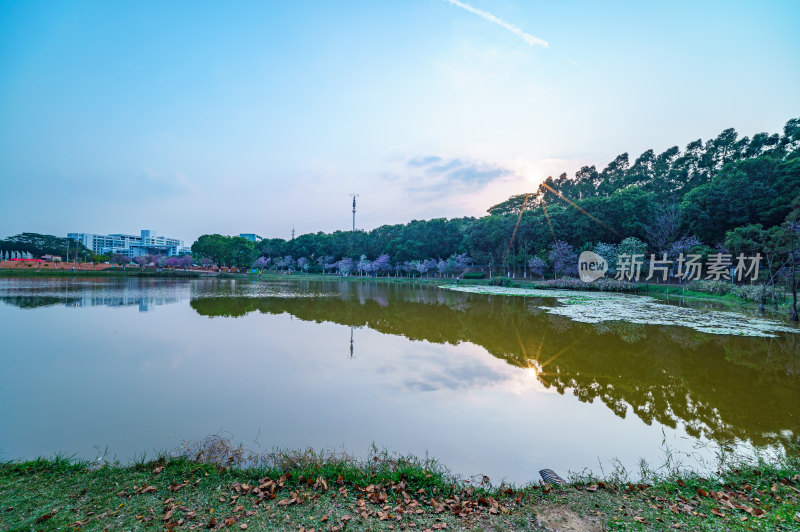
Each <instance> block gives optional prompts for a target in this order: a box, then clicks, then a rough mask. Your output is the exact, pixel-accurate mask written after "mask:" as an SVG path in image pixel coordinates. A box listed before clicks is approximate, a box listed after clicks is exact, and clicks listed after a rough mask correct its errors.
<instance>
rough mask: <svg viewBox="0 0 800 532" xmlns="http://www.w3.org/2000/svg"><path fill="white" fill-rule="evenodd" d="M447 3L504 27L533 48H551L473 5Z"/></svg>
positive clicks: (456, 1) (456, 2)
mask: <svg viewBox="0 0 800 532" xmlns="http://www.w3.org/2000/svg"><path fill="white" fill-rule="evenodd" d="M445 2H447V3H448V4H453V5H454V6H456V7H460V8H461V9H466V10H467V11H469V12H470V13H472V14H474V15H478V16H479V17H481V18H482V19H485V20H488V21H489V22H494V23H495V24H498V25H500V26H502V27H504V28H505V29H507V30H508V31H510V32H511V33H513V34H514V35H516V36H517V37H519V38H521V39H522V40H523V41H525V42H526V43H528V44H529V45H531V46H541V47H543V48H549V47H550V45H549V44H548V43H547V41H545V40H542V39H540V38H539V37H534V36H533V35H531V34H530V33H525V32H524V31H522V30H521V29H519V28H518V27H516V26H514V25H513V24H509V23H508V22H506V21H505V20H503V19H500V18H497V17H496V16H494V15H492V14H491V13H489V12H486V11H483V10H482V9H478V8H476V7H472V6H471V5H469V4H465V3H464V2H459V0H445Z"/></svg>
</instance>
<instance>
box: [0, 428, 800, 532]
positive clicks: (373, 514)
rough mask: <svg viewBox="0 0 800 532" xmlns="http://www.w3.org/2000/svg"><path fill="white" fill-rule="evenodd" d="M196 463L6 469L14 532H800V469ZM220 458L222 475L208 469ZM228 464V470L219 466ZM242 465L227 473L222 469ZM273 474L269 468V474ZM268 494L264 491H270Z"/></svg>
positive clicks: (7, 508)
mask: <svg viewBox="0 0 800 532" xmlns="http://www.w3.org/2000/svg"><path fill="white" fill-rule="evenodd" d="M211 441H212V444H211V445H206V444H204V445H203V446H201V447H199V449H200V452H198V451H197V449H198V448H195V449H193V450H192V451H191V452H187V454H186V455H187V456H192V458H194V459H189V458H186V457H182V458H168V457H166V456H162V457H161V458H159V459H157V460H154V461H150V462H145V461H143V460H142V461H139V462H137V463H134V464H132V465H129V466H125V467H123V466H119V465H104V466H102V467H99V468H94V467H91V466H90V465H88V464H86V463H81V462H75V461H71V460H68V459H64V458H54V459H49V460H44V459H40V460H34V461H29V462H7V463H2V464H0V530H104V529H109V530H161V529H164V528H167V529H175V530H191V529H201V528H203V529H207V528H208V527H209V525H215V526H216V527H220V528H221V527H226V528H229V529H232V530H243V529H247V530H300V529H301V527H303V528H305V529H306V530H309V529H311V528H314V529H316V530H345V529H346V530H391V529H394V530H439V529H445V530H454V529H467V528H469V529H475V530H530V529H533V528H536V527H540V528H541V527H546V528H550V529H554V528H562V529H563V528H564V527H565V522H570V523H572V524H573V525H575V524H576V523H577V524H578V526H581V527H583V529H585V530H654V529H655V530H673V529H676V528H678V529H683V530H720V531H722V530H800V502H799V501H798V497H800V467H798V460H797V459H796V458H791V459H790V458H783V459H777V460H773V461H772V462H767V461H764V460H760V461H756V462H741V461H740V462H738V463H735V464H733V465H731V466H729V467H728V468H726V469H725V470H724V471H723V472H722V473H720V474H717V475H715V476H714V477H713V478H702V477H700V476H699V475H697V474H692V473H689V474H685V473H684V474H678V473H672V474H670V475H667V476H663V477H658V476H657V475H654V474H653V473H652V472H644V477H643V478H645V479H647V478H648V477H649V480H643V481H642V483H631V482H628V481H627V480H626V479H625V478H624V475H620V474H619V473H613V474H611V475H610V476H609V477H608V478H606V479H605V480H600V479H597V478H591V477H585V478H575V479H573V482H572V483H570V484H568V485H565V486H548V485H542V484H539V483H535V484H534V483H531V484H528V485H526V486H522V487H520V488H516V487H513V486H506V485H500V486H491V485H490V484H488V482H486V480H488V479H483V480H481V479H478V481H477V483H475V482H473V483H469V482H467V481H461V480H457V479H456V478H455V477H453V476H452V475H450V474H449V473H448V472H447V470H446V469H444V468H443V467H442V466H440V465H439V464H437V463H436V462H435V461H432V460H428V459H418V458H414V457H392V456H390V455H388V454H387V453H380V452H376V453H375V454H374V456H372V457H371V458H369V459H367V460H364V461H358V460H354V459H352V458H349V457H346V456H336V455H331V454H317V453H314V452H311V451H306V452H294V453H292V452H284V453H279V454H275V455H272V457H271V458H270V460H268V461H263V462H260V463H253V464H251V465H250V466H249V467H237V466H236V465H235V464H236V463H238V461H240V460H242V459H250V458H251V457H245V456H243V455H242V454H241V453H239V451H240V450H241V449H238V450H237V449H231V447H230V446H229V445H228V444H226V443H224V441H223V443H222V444H221V445H222V451H221V452H219V449H220V447H219V445H220V440H211ZM211 458H213V459H214V462H213V463H210V462H208V459H211ZM219 459H222V462H220V461H219ZM226 462H227V463H231V464H234V465H232V466H225V467H223V466H220V465H219V464H220V463H226ZM266 464H268V465H266ZM256 488H258V490H257V489H256Z"/></svg>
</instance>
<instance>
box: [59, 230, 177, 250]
mask: <svg viewBox="0 0 800 532" xmlns="http://www.w3.org/2000/svg"><path fill="white" fill-rule="evenodd" d="M67 238H69V239H71V240H75V241H77V242H80V243H81V244H83V245H84V246H86V247H87V248H89V249H91V250H92V251H93V252H94V253H97V254H103V255H105V254H112V253H118V254H120V255H124V256H126V257H141V256H142V255H167V256H169V257H172V256H175V255H185V254H187V253H191V250H190V249H189V248H187V247H184V245H183V240H178V239H177V238H169V237H166V236H157V235H155V234H154V232H153V231H151V230H149V229H142V231H141V234H140V235H139V236H136V235H124V234H113V235H96V234H94V233H67Z"/></svg>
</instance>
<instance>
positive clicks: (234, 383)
mask: <svg viewBox="0 0 800 532" xmlns="http://www.w3.org/2000/svg"><path fill="white" fill-rule="evenodd" d="M560 305H562V303H559V302H556V301H554V300H552V299H548V298H541V297H511V296H503V295H486V294H476V293H463V292H456V291H451V290H445V289H441V288H436V287H423V286H411V285H409V284H403V283H391V282H388V283H387V282H375V281H364V282H360V281H353V280H351V281H345V282H342V281H336V280H331V281H325V282H310V281H303V280H298V281H287V282H281V283H263V282H245V281H232V280H176V281H172V280H163V279H154V280H147V279H133V278H130V279H99V278H75V279H69V278H53V279H39V278H36V279H25V278H16V279H14V278H5V279H0V353H2V354H0V361H1V362H2V373H0V459H5V460H9V459H21V458H31V457H35V456H39V455H43V456H52V455H53V454H55V453H62V454H67V455H75V456H78V457H82V458H88V459H93V458H95V457H96V456H97V455H98V452H100V453H101V454H102V452H103V451H104V450H105V449H106V448H107V449H108V454H107V455H106V456H107V458H112V457H116V458H117V459H119V460H121V461H122V462H123V463H124V462H126V461H127V460H130V459H131V458H134V457H137V456H141V455H142V454H143V453H148V455H152V454H153V451H154V450H163V449H173V448H176V447H177V446H179V445H180V444H181V442H182V441H184V440H193V439H199V438H203V437H205V436H207V435H210V434H215V433H221V434H223V435H228V436H230V437H232V438H233V439H234V440H236V441H240V442H243V443H244V444H245V446H247V447H248V448H250V449H251V450H254V451H258V450H269V449H272V448H274V447H281V448H300V449H302V448H307V447H314V448H317V449H334V450H336V449H339V450H341V449H346V450H348V451H349V452H351V453H353V454H356V455H363V456H365V455H366V454H367V452H368V448H369V446H370V444H371V443H373V442H374V443H375V444H376V445H377V446H379V447H387V448H389V449H390V450H392V451H396V452H399V453H413V454H417V455H424V454H425V453H426V452H427V453H429V455H430V456H432V457H436V458H438V459H439V460H440V461H441V462H443V463H444V464H445V465H447V466H448V467H449V468H450V469H451V470H452V471H454V472H456V473H459V474H461V475H464V476H468V475H473V474H479V473H484V474H487V475H489V476H491V478H492V479H493V481H498V480H500V479H506V480H508V481H512V482H516V483H523V482H526V481H528V480H536V479H538V474H537V471H538V470H539V469H541V468H545V467H547V468H551V469H554V470H556V471H557V472H559V473H561V474H562V475H565V474H566V473H567V471H580V470H583V469H584V468H590V469H593V470H594V471H596V472H600V467H599V465H598V464H600V463H602V464H603V466H604V467H608V466H609V464H610V461H611V460H612V459H614V458H617V459H619V460H620V462H621V463H622V464H624V465H625V466H626V467H629V468H632V469H635V468H636V467H637V464H638V461H639V459H640V458H644V459H646V460H648V461H649V462H650V463H651V464H653V465H659V464H661V463H663V461H664V458H665V455H664V452H665V446H666V447H668V448H670V449H671V450H672V452H673V453H674V455H675V456H676V457H677V458H679V459H681V460H683V462H684V463H685V464H686V465H687V466H688V467H695V468H698V467H700V468H702V467H703V463H704V461H706V460H709V459H713V456H714V448H715V446H718V445H726V446H730V445H736V446H739V447H745V448H747V447H770V448H778V449H780V448H782V447H783V446H784V445H785V444H786V443H787V442H791V441H794V440H795V439H796V438H797V436H798V434H800V334H797V333H796V332H776V333H774V334H773V336H772V337H746V336H745V337H742V336H738V335H733V334H709V333H706V332H701V331H698V330H694V329H692V328H690V327H683V326H677V325H676V326H666V325H650V324H633V323H628V322H626V321H605V322H602V323H581V322H579V321H575V320H573V319H572V318H570V317H569V316H564V315H558V314H554V313H552V312H550V311H549V310H553V309H557V308H559V306H560ZM671 310H676V309H671ZM677 310H678V311H679V310H680V309H677ZM700 311H701V312H705V311H704V310H703V309H702V308H701V309H700ZM784 325H785V324H784ZM705 463H706V464H708V462H705ZM711 466H713V462H712V463H711Z"/></svg>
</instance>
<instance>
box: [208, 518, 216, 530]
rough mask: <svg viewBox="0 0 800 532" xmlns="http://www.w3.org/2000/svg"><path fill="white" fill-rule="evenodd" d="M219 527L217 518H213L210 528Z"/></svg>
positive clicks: (209, 521) (209, 524) (209, 522)
mask: <svg viewBox="0 0 800 532" xmlns="http://www.w3.org/2000/svg"><path fill="white" fill-rule="evenodd" d="M216 526H217V518H216V517H212V518H211V519H209V520H208V528H215V527H216Z"/></svg>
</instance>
